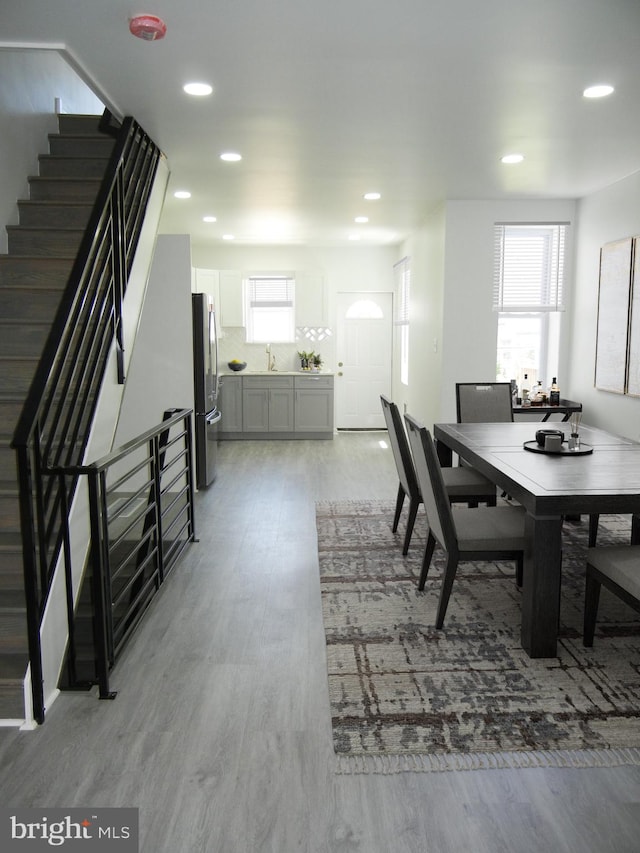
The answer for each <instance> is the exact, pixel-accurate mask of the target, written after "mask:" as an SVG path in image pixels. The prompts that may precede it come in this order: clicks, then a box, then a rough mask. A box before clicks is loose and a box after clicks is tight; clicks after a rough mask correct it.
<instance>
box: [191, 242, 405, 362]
mask: <svg viewBox="0 0 640 853" xmlns="http://www.w3.org/2000/svg"><path fill="white" fill-rule="evenodd" d="M191 253H192V259H193V265H194V266H195V267H198V268H203V269H226V270H244V271H252V270H253V271H260V272H267V271H270V270H278V271H286V270H291V271H305V272H314V273H318V274H319V275H321V276H322V277H323V279H324V284H325V289H326V294H327V304H328V325H329V328H331V329H332V330H333V332H334V333H335V317H336V295H337V294H338V293H340V292H342V291H378V292H379V291H386V292H392V291H393V264H394V262H395V260H396V257H397V250H395V249H393V248H389V247H382V248H381V247H374V248H369V247H366V246H354V247H351V246H349V247H346V248H333V247H326V246H325V247H313V246H305V247H303V246H255V247H244V246H216V245H210V246H209V245H202V244H195V243H194V244H193V245H192V249H191ZM223 333H224V330H223ZM230 338H231V340H232V341H233V346H234V349H233V352H231V351H230V350H229V351H228V350H227V348H226V347H227V341H228V339H225V338H224V337H223V338H222V339H221V341H220V360H221V362H222V363H224V361H225V360H226V359H227V357H228V358H235V357H238V358H241V359H244V360H247V361H248V362H249V364H250V365H251V367H252V369H255V367H254V365H257V366H258V368H259V365H260V364H262V362H263V361H264V359H265V358H266V356H265V354H264V352H263V351H262V350H263V349H264V348H263V347H262V346H260V347H259V349H260V352H259V353H257V354H256V355H254V359H255V361H252V359H251V358H250V357H249V358H247V357H246V356H245V351H240V346H239V340H238V338H237V337H235V338H234V337H233V335H231V336H230ZM303 344H304V342H303V341H299V342H298V343H297V344H295V345H291V346H290V347H289V348H288V349H287V346H286V345H283V344H280V345H278V346H277V347H276V346H275V345H274V347H273V348H272V350H273V352H274V353H275V354H276V358H277V365H278V366H279V367H280V369H282V370H284V369H290V370H292V369H294V355H295V352H294V351H295V350H297V349H305V350H309V349H315V350H316V351H320V352H321V354H322V357H323V360H324V367H325V369H327V370H333V369H334V368H335V365H336V362H337V358H336V351H335V337H330V338H327V339H326V340H325V341H323V342H322V344H321V345H319V346H311V345H310V346H303ZM249 346H252V347H253V348H254V349H255V348H256V347H258V346H259V345H257V344H254V345H249ZM289 350H290V351H289ZM259 369H260V368H259Z"/></svg>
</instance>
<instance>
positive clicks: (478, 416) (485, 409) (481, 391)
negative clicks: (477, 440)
mask: <svg viewBox="0 0 640 853" xmlns="http://www.w3.org/2000/svg"><path fill="white" fill-rule="evenodd" d="M456 415H457V420H458V423H459V424H478V423H508V422H509V421H513V400H512V397H511V383H510V382H456Z"/></svg>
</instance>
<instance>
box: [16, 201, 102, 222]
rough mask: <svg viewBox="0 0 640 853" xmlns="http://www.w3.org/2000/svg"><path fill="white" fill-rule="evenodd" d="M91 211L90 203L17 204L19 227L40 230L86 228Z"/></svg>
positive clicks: (23, 202) (47, 202)
mask: <svg viewBox="0 0 640 853" xmlns="http://www.w3.org/2000/svg"><path fill="white" fill-rule="evenodd" d="M92 210H93V204H91V202H77V201H49V200H44V201H32V200H31V199H23V200H21V201H19V202H18V212H19V214H20V225H22V226H26V227H34V226H35V227H42V228H86V227H87V224H88V222H89V218H90V216H91V211H92Z"/></svg>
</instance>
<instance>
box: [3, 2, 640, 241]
mask: <svg viewBox="0 0 640 853" xmlns="http://www.w3.org/2000/svg"><path fill="white" fill-rule="evenodd" d="M143 12H144V13H149V14H153V15H157V16H159V17H161V18H162V19H163V20H164V21H165V23H166V25H167V34H166V37H165V38H164V39H163V40H162V41H155V42H148V41H142V40H140V39H137V38H135V37H134V36H132V35H131V34H130V32H129V28H128V21H129V18H130V17H132V15H134V14H140V13H143ZM0 44H2V45H6V44H23V45H27V44H28V45H31V44H38V45H43V44H47V45H58V46H59V47H60V48H63V49H64V52H65V54H66V55H68V56H69V57H71V58H72V59H73V60H74V62H76V63H77V64H78V66H79V68H81V69H82V71H83V75H84V76H85V78H86V79H88V80H89V81H91V83H92V87H93V88H94V90H95V91H96V93H97V94H98V95H99V96H100V97H101V98H102V99H103V100H104V101H105V102H106V103H108V104H109V105H110V106H111V107H113V108H114V109H115V110H116V111H117V112H119V113H121V114H125V115H133V116H134V117H135V118H136V119H137V120H138V121H139V122H140V124H141V125H142V126H143V127H144V128H145V130H146V131H147V132H148V133H149V134H150V135H151V136H152V137H153V138H154V140H155V141H156V142H157V143H158V144H159V145H160V147H161V148H162V149H163V151H164V152H165V154H166V156H167V158H168V161H169V165H170V169H171V180H170V192H169V194H168V198H167V203H166V207H165V213H164V215H163V223H162V230H163V231H164V232H166V233H190V234H191V235H192V240H193V241H194V242H196V243H205V242H206V243H209V242H216V241H219V240H221V239H222V235H223V234H234V235H235V238H236V240H235V241H236V243H238V244H244V245H247V244H258V243H268V242H276V243H291V244H329V245H340V244H346V243H347V242H348V240H349V237H350V235H352V234H356V233H357V234H360V235H361V243H360V244H359V245H381V244H390V243H397V242H399V241H400V240H401V239H403V238H404V237H405V236H406V235H407V234H408V233H410V232H411V231H412V230H413V229H415V228H416V226H417V225H418V224H419V223H420V222H421V221H422V220H423V219H424V217H425V215H426V214H427V213H428V212H429V211H430V210H431V209H433V208H434V207H435V206H436V205H438V204H439V203H441V202H442V201H443V200H444V199H498V198H549V197H553V198H574V197H581V196H583V195H585V194H588V193H590V192H593V191H594V190H597V189H599V188H601V187H603V186H607V185H608V184H611V183H613V182H615V181H617V180H619V179H620V178H623V177H625V176H626V175H629V174H631V173H632V172H635V171H638V170H639V169H640V49H639V48H640V0H531V2H525V0H483V2H480V0H395V2H393V3H392V2H390V0H317V2H315V3H312V2H310V0H217V1H215V2H214V0H179V2H178V0H150V2H146V0H145V3H144V4H142V5H141V6H138V5H137V3H135V2H133V3H132V2H130V0H106V2H105V0H55V2H52V0H20V3H16V2H12V0H0ZM192 80H197V81H206V82H209V83H211V84H212V85H213V87H214V93H213V95H212V96H210V97H208V98H199V99H195V98H190V97H188V96H186V95H185V94H184V93H183V91H182V86H183V84H184V83H187V82H189V81H192ZM601 82H608V83H611V84H612V85H613V86H615V89H616V91H615V93H614V94H613V95H612V96H611V97H609V98H606V99H603V100H599V101H590V100H587V99H585V98H583V97H582V91H583V89H584V88H585V87H586V86H588V85H591V84H595V83H601ZM225 150H235V151H238V152H240V153H241V154H242V156H243V159H242V161H241V162H240V163H236V164H228V163H223V162H221V161H220V159H219V154H220V153H221V152H222V151H225ZM513 151H518V152H521V153H522V154H524V155H525V158H526V159H525V160H524V162H523V163H522V164H520V165H518V166H504V165H503V164H501V163H500V157H501V156H502V155H503V154H506V153H509V152H513ZM177 189H186V190H188V191H190V192H191V194H192V195H191V198H190V199H189V200H188V201H177V200H175V199H174V198H173V195H172V194H173V191H175V190H177ZM370 190H377V191H379V192H380V193H381V194H382V198H381V200H380V201H377V202H366V201H364V200H363V194H364V193H365V192H367V191H370ZM206 214H212V215H214V216H216V217H217V222H216V223H213V224H205V223H203V221H202V216H204V215H206ZM358 215H366V216H368V217H369V223H368V224H367V225H360V226H358V225H356V224H355V223H354V218H355V217H356V216H358Z"/></svg>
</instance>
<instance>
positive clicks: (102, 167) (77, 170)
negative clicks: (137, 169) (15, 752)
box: [38, 154, 109, 178]
mask: <svg viewBox="0 0 640 853" xmlns="http://www.w3.org/2000/svg"><path fill="white" fill-rule="evenodd" d="M108 165H109V158H108V157H63V156H60V155H58V154H40V155H39V157H38V166H39V170H38V173H39V175H40V177H41V178H80V177H81V178H102V177H103V175H104V173H105V172H106V171H107V166H108Z"/></svg>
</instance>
